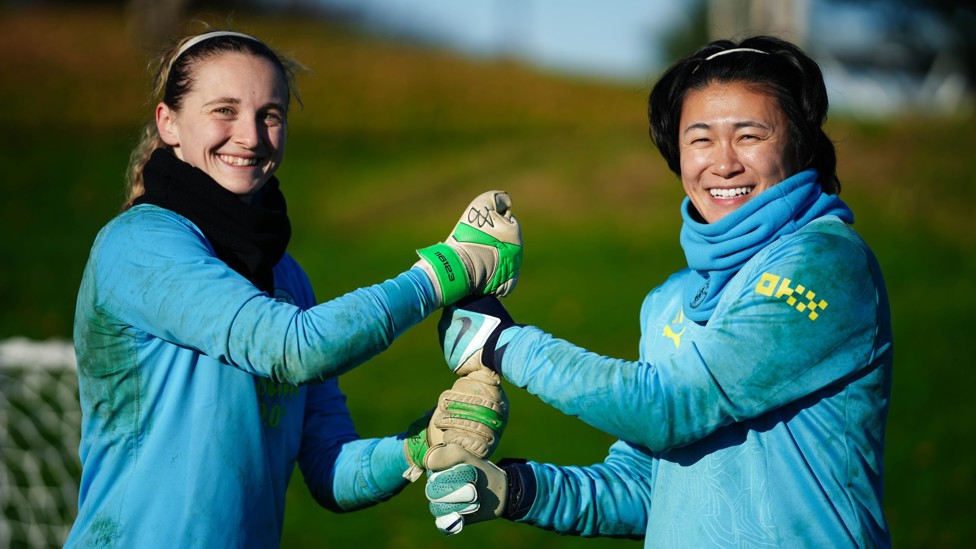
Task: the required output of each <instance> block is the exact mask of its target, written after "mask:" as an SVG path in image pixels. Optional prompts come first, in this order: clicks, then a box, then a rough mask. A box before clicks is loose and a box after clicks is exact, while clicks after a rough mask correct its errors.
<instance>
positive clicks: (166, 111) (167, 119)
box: [156, 102, 180, 147]
mask: <svg viewBox="0 0 976 549" xmlns="http://www.w3.org/2000/svg"><path fill="white" fill-rule="evenodd" d="M156 131H158V132H159V138H160V139H162V140H163V143H166V144H167V145H169V146H171V147H176V146H179V144H180V137H179V132H178V131H177V128H176V112H175V111H173V109H171V108H170V107H169V105H167V104H166V103H162V102H160V103H159V104H158V105H156Z"/></svg>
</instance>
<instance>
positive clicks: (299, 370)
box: [67, 205, 433, 548]
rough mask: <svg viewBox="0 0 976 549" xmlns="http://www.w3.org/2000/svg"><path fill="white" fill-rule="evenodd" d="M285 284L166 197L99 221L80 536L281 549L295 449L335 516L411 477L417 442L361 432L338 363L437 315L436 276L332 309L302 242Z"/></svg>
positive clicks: (79, 345)
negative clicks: (244, 261)
mask: <svg viewBox="0 0 976 549" xmlns="http://www.w3.org/2000/svg"><path fill="white" fill-rule="evenodd" d="M274 279H275V295H274V296H268V295H267V294H265V293H263V292H261V291H260V290H258V289H257V288H255V287H254V285H252V284H251V283H250V282H248V281H247V280H246V279H245V278H243V277H242V276H241V275H239V274H238V273H236V272H235V271H233V270H231V269H230V268H229V267H228V266H227V265H226V264H225V263H223V262H222V261H220V260H219V259H218V258H217V257H216V255H215V254H214V251H213V249H212V247H211V246H210V244H209V242H208V241H207V239H206V238H205V237H204V236H203V234H202V233H201V232H200V231H199V230H198V229H197V227H196V226H194V225H193V224H192V223H190V222H189V221H187V220H186V219H185V218H183V217H182V216H180V215H178V214H175V213H173V212H171V211H168V210H165V209H162V208H158V207H156V206H151V205H142V206H136V207H134V208H132V209H130V210H128V211H126V212H125V213H123V214H121V215H120V216H118V217H117V218H115V219H114V220H112V221H111V222H110V223H109V224H108V225H107V226H106V227H105V228H104V229H103V230H102V231H101V232H100V233H99V235H98V237H97V238H96V241H95V243H94V245H93V247H92V251H91V254H90V257H89V261H88V264H87V266H86V269H85V272H84V275H83V279H82V283H81V288H80V291H79V295H78V302H77V309H76V313H75V333H74V340H75V345H76V354H77V359H78V375H79V390H80V398H81V405H82V437H81V447H80V450H79V453H80V457H81V463H82V479H81V487H80V494H79V514H78V517H77V520H76V522H75V524H74V525H73V527H72V530H71V532H70V534H69V537H68V540H67V546H68V547H75V546H89V545H93V546H99V547H261V548H265V547H276V546H278V544H279V543H280V539H281V532H282V524H283V516H284V507H285V492H286V487H287V485H288V482H289V479H290V477H291V473H292V471H293V469H294V466H295V463H296V462H297V463H298V465H299V467H300V469H301V471H302V474H303V476H304V478H305V481H306V483H307V485H308V487H309V489H310V491H311V493H312V495H313V496H314V497H315V498H316V500H317V501H318V502H320V503H321V504H322V505H323V506H325V507H327V508H329V509H332V510H335V511H346V510H352V509H356V508H361V507H364V506H368V505H372V504H374V503H377V502H379V501H382V500H384V499H387V498H389V497H390V496H392V495H393V494H395V493H397V492H398V491H400V490H401V489H402V488H403V487H404V486H405V484H406V481H405V480H403V478H402V477H401V474H402V473H403V471H404V470H406V468H407V462H406V459H405V457H404V454H403V442H402V440H401V439H398V438H397V437H396V436H391V437H387V438H381V439H360V438H359V436H358V435H357V433H356V431H355V428H354V426H353V422H352V419H351V418H350V415H349V410H348V408H347V407H346V403H345V396H344V395H343V393H342V392H341V391H340V389H339V386H338V383H337V380H336V376H337V375H338V374H340V373H342V372H345V371H347V370H349V369H351V368H352V367H354V366H355V365H357V364H359V363H361V362H363V361H365V360H367V359H368V358H370V357H371V356H373V355H375V354H376V353H378V352H380V351H382V350H383V349H385V348H386V347H387V346H388V345H389V344H390V343H391V342H392V341H393V340H394V338H396V337H397V335H399V334H400V333H401V332H403V331H404V330H405V329H407V328H409V327H410V326H413V325H414V324H416V323H418V322H419V321H421V320H422V319H423V318H424V317H425V316H426V315H427V314H428V313H429V312H430V310H431V307H432V301H433V287H432V286H431V285H430V282H429V280H428V279H427V277H426V275H424V274H422V272H421V271H420V270H419V269H411V270H410V271H407V272H405V273H403V274H401V275H399V276H397V277H396V278H394V279H392V280H388V281H386V282H383V283H382V284H378V285H375V286H371V287H366V288H362V289H359V290H356V291H353V292H351V293H349V294H346V295H344V296H342V297H339V298H337V299H334V300H332V301H328V302H326V303H323V304H319V305H316V303H315V297H314V295H313V293H312V289H311V287H310V284H309V282H308V279H307V277H306V275H305V273H304V272H303V271H302V269H301V268H300V267H299V265H298V264H297V263H296V262H295V261H294V259H292V258H291V256H289V255H288V254H286V255H285V257H284V258H283V259H282V260H281V261H280V262H279V263H278V265H277V266H276V267H275V268H274Z"/></svg>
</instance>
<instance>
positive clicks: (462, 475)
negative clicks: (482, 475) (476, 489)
mask: <svg viewBox="0 0 976 549" xmlns="http://www.w3.org/2000/svg"><path fill="white" fill-rule="evenodd" d="M455 463H456V464H455V465H453V466H451V467H448V468H446V469H444V470H443V471H431V472H430V476H428V477H427V484H428V485H430V484H453V485H455V486H458V485H461V484H466V483H469V482H474V481H476V480H478V470H477V469H475V467H474V465H471V464H470V463H457V462H455Z"/></svg>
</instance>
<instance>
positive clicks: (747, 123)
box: [682, 120, 770, 134]
mask: <svg viewBox="0 0 976 549" xmlns="http://www.w3.org/2000/svg"><path fill="white" fill-rule="evenodd" d="M711 127H712V126H711V125H710V124H708V123H706V122H696V123H694V124H692V125H690V126H688V127H687V128H685V129H684V131H683V132H682V133H684V134H687V133H688V132H690V131H691V130H709V129H711ZM732 128H733V129H736V130H739V129H742V128H761V129H764V130H768V129H769V128H770V127H769V126H768V125H766V124H763V123H761V122H756V121H754V120H744V121H742V122H736V123H735V124H733V125H732Z"/></svg>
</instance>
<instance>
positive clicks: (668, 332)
mask: <svg viewBox="0 0 976 549" xmlns="http://www.w3.org/2000/svg"><path fill="white" fill-rule="evenodd" d="M684 322H685V313H684V311H678V315H677V316H675V317H674V320H672V321H671V324H676V325H678V326H681V325H682V324H684ZM671 324H665V325H664V331H663V332H661V335H663V336H664V337H667V338H670V339H671V341H674V347H675V348H676V349H677V348H678V347H680V346H681V334H683V333H685V327H684V326H681V331H680V332H677V333H675V331H674V330H672V329H671Z"/></svg>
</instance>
